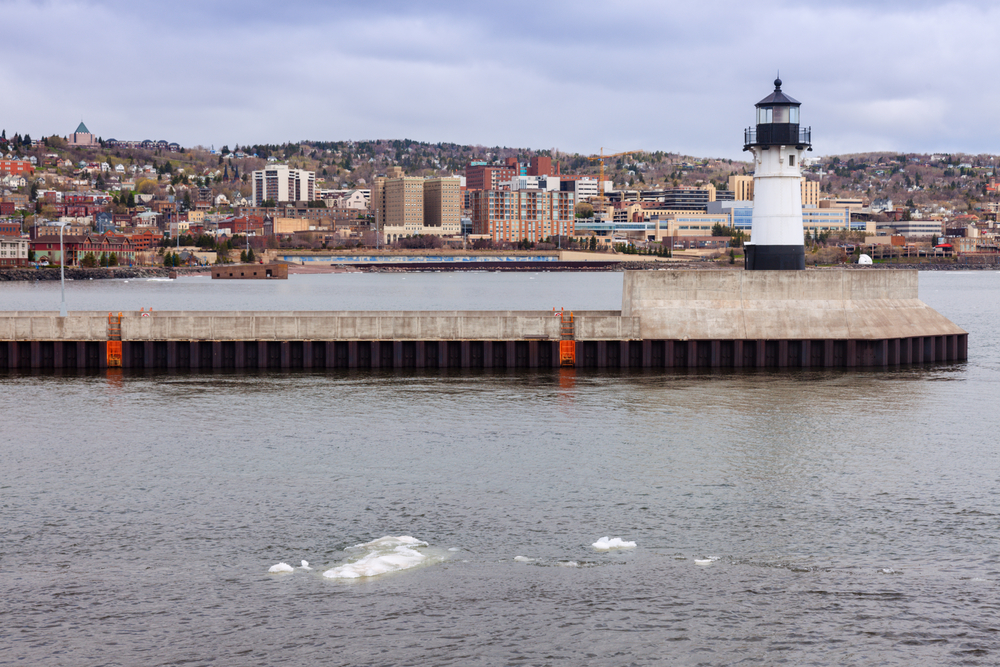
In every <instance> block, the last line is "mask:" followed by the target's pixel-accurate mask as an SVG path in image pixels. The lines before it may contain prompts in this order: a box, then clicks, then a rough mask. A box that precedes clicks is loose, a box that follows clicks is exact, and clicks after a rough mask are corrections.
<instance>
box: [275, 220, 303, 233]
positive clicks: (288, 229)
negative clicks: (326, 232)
mask: <svg viewBox="0 0 1000 667" xmlns="http://www.w3.org/2000/svg"><path fill="white" fill-rule="evenodd" d="M271 226H272V230H273V231H272V233H274V234H294V233H295V232H307V231H309V220H307V219H305V218H275V219H274V221H273V222H272V223H271Z"/></svg>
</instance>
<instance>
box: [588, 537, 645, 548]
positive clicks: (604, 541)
mask: <svg viewBox="0 0 1000 667" xmlns="http://www.w3.org/2000/svg"><path fill="white" fill-rule="evenodd" d="M590 546H592V547H594V548H595V549H597V550H599V551H607V550H609V549H634V548H635V542H626V541H625V540H623V539H622V538H620V537H607V536H605V537H602V538H601V539H599V540H597V541H596V542H594V543H593V544H592V545H590Z"/></svg>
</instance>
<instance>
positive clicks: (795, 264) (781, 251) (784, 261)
mask: <svg viewBox="0 0 1000 667" xmlns="http://www.w3.org/2000/svg"><path fill="white" fill-rule="evenodd" d="M743 250H744V252H745V256H746V270H747V271H803V270H805V268H806V247H805V246H804V245H754V244H753V243H747V244H746V245H745V246H744V247H743Z"/></svg>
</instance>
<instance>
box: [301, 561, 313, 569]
mask: <svg viewBox="0 0 1000 667" xmlns="http://www.w3.org/2000/svg"><path fill="white" fill-rule="evenodd" d="M300 567H301V568H302V569H303V570H311V569H312V568H311V567H309V561H307V560H304V561H302V565H301V566H300Z"/></svg>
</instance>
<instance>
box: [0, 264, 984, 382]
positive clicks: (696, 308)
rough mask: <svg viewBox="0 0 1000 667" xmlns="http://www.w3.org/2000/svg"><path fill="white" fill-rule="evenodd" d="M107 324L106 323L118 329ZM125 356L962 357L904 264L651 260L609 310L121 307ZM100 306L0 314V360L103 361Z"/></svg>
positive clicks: (543, 362) (522, 360)
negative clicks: (704, 265)
mask: <svg viewBox="0 0 1000 667" xmlns="http://www.w3.org/2000/svg"><path fill="white" fill-rule="evenodd" d="M117 333H118V332H117V328H116V329H115V334H116V335H117ZM120 336H121V365H122V366H123V367H125V368H138V369H220V368H233V369H241V368H310V369H321V368H447V367H463V368H470V367H471V368H521V367H524V368H536V367H550V366H558V365H565V362H566V360H565V355H564V354H563V353H564V352H565V351H566V345H567V344H568V345H569V346H570V347H569V349H570V350H572V354H571V355H570V356H571V357H572V358H573V361H572V365H575V366H583V367H597V368H606V367H614V368H664V369H665V368H692V367H732V368H739V367H778V368H783V367H821V368H831V367H843V368H851V367H871V366H895V365H901V364H912V363H929V362H941V361H960V360H963V359H965V358H966V357H967V349H968V334H967V332H965V331H964V330H963V329H961V328H960V327H958V326H956V325H955V324H954V323H952V322H951V321H949V320H948V319H947V318H945V317H943V316H942V315H940V314H939V313H937V312H936V311H934V310H933V309H931V308H929V307H928V306H927V305H926V304H924V303H923V302H921V301H920V300H919V299H918V298H917V273H916V272H915V271H895V272H888V271H878V272H861V271H836V270H834V271H800V272H767V271H757V272H747V271H654V272H628V273H626V275H625V280H624V290H623V294H622V310H621V311H578V312H576V313H574V316H573V318H572V322H571V324H569V325H567V322H566V321H565V320H564V318H563V317H560V316H557V314H556V313H554V312H552V311H391V312H389V311H365V312H312V311H308V312H302V311H297V312H272V311H263V312H262V311H255V312H240V311H236V312H217V311H205V312H198V311H181V312H169V311H161V312H154V313H152V314H150V313H141V312H140V313H135V312H128V313H123V317H122V320H121V326H120ZM108 339H109V326H108V314H107V313H93V312H89V313H71V314H70V315H69V316H68V317H65V318H62V317H58V315H57V314H55V313H39V312H8V313H3V314H0V368H7V369H34V368H53V369H56V368H102V367H105V366H106V365H107V363H108V358H107V353H108Z"/></svg>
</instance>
